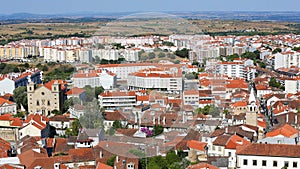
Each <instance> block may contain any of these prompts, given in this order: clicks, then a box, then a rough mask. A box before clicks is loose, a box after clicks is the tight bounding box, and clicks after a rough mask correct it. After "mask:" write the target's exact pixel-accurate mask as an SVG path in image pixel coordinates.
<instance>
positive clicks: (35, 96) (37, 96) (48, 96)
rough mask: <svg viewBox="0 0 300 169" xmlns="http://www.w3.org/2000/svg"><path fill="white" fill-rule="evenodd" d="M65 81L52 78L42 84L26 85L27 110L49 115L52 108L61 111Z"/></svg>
mask: <svg viewBox="0 0 300 169" xmlns="http://www.w3.org/2000/svg"><path fill="white" fill-rule="evenodd" d="M66 89H67V88H66V82H65V81H62V80H52V81H50V82H48V83H46V84H44V85H42V86H39V87H35V85H34V83H29V84H28V85H27V97H28V112H29V113H40V114H42V115H46V116H49V115H50V114H51V112H52V111H53V110H58V111H61V110H62V108H63V103H64V100H65V96H64V92H65V91H66Z"/></svg>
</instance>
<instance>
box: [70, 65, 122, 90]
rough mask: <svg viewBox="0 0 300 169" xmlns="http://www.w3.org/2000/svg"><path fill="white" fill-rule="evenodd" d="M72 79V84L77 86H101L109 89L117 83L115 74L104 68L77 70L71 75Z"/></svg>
mask: <svg viewBox="0 0 300 169" xmlns="http://www.w3.org/2000/svg"><path fill="white" fill-rule="evenodd" d="M72 80H73V86H74V87H79V88H83V87H85V86H87V85H90V86H91V87H93V88H94V87H97V86H98V87H99V86H102V87H103V88H104V89H107V90H109V89H113V88H115V87H116V85H117V76H116V75H115V74H114V73H112V72H110V71H108V70H106V69H98V70H88V71H79V72H78V73H75V74H74V75H73V77H72Z"/></svg>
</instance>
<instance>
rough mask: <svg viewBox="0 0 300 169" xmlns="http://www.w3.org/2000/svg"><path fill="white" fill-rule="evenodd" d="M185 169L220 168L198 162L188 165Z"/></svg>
mask: <svg viewBox="0 0 300 169" xmlns="http://www.w3.org/2000/svg"><path fill="white" fill-rule="evenodd" d="M187 169H220V168H218V167H215V166H213V165H210V164H207V163H199V164H194V165H190V166H188V167H187Z"/></svg>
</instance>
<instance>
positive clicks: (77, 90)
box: [66, 87, 84, 95]
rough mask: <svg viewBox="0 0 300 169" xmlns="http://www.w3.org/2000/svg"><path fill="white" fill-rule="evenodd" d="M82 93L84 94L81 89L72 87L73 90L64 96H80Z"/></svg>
mask: <svg viewBox="0 0 300 169" xmlns="http://www.w3.org/2000/svg"><path fill="white" fill-rule="evenodd" d="M83 92H84V90H83V89H81V88H78V87H74V88H72V89H70V90H69V91H68V92H67V93H66V94H67V95H80V94H81V93H83Z"/></svg>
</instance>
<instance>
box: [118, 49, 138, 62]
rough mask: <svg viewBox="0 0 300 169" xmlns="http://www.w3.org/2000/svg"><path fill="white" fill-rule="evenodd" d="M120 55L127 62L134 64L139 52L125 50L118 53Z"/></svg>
mask: <svg viewBox="0 0 300 169" xmlns="http://www.w3.org/2000/svg"><path fill="white" fill-rule="evenodd" d="M120 55H121V56H122V57H123V58H124V59H125V60H126V61H128V62H136V61H138V60H139V50H136V49H125V50H122V51H120Z"/></svg>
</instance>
